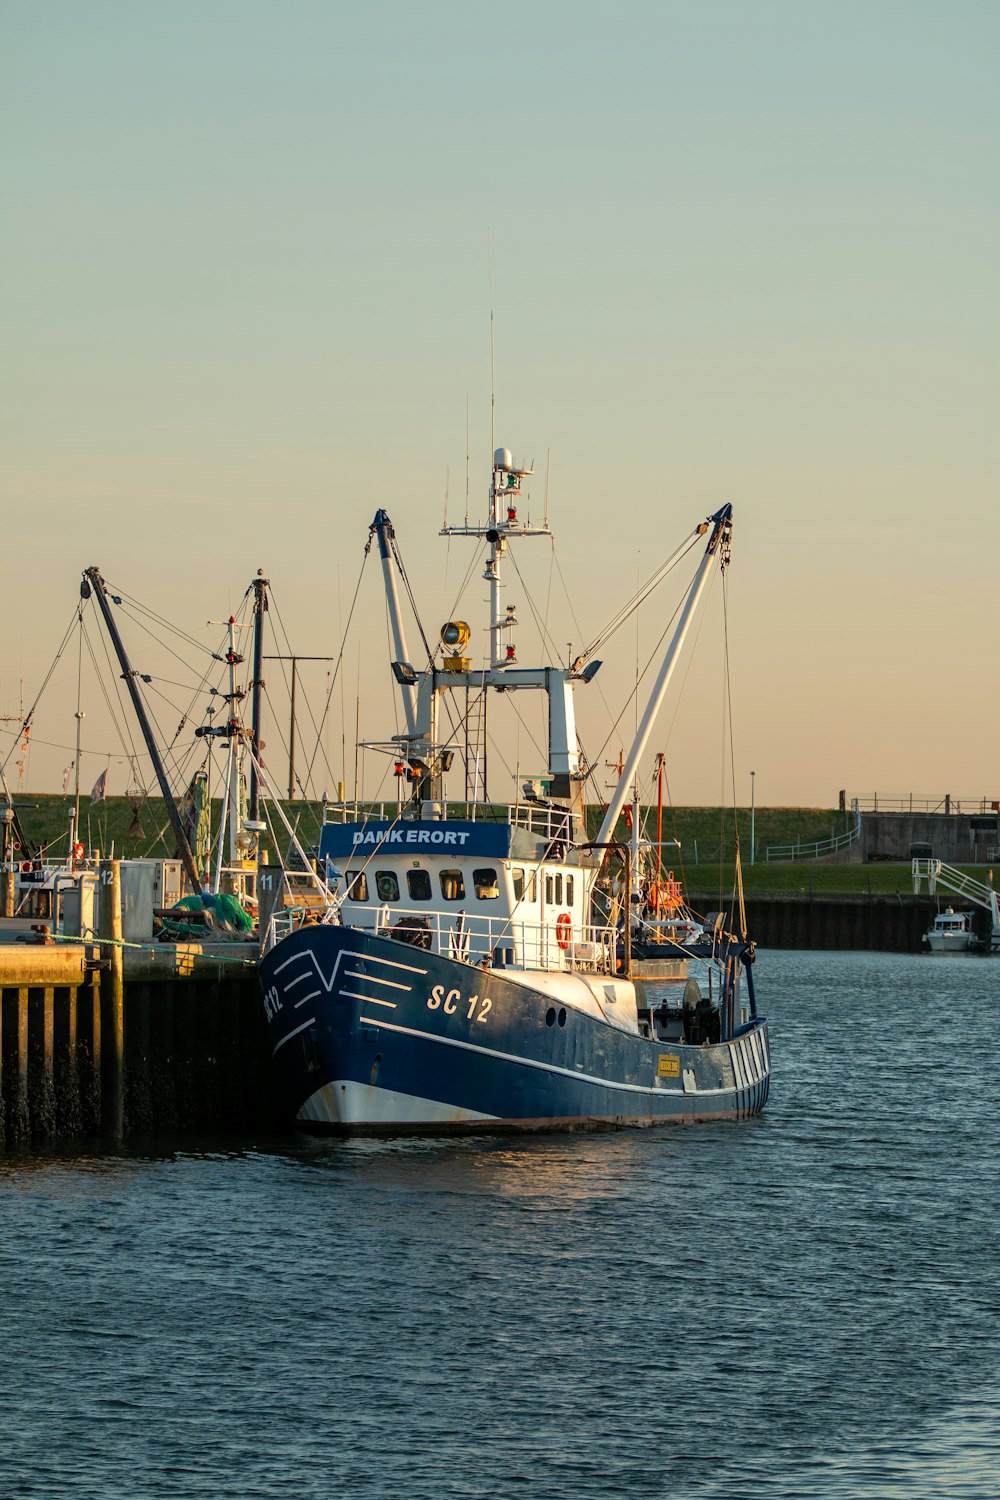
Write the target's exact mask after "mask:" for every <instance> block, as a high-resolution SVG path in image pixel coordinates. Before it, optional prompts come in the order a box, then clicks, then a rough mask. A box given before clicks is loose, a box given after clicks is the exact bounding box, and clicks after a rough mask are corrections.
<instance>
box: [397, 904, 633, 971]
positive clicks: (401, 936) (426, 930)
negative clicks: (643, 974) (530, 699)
mask: <svg viewBox="0 0 1000 1500" xmlns="http://www.w3.org/2000/svg"><path fill="white" fill-rule="evenodd" d="M375 935H376V936H377V937H389V938H395V939H397V940H398V941H403V942H407V943H410V944H411V945H412V946H414V947H417V948H423V949H424V950H425V951H426V952H430V953H436V954H439V955H440V956H441V957H442V958H453V959H456V960H457V961H458V962H460V963H468V964H483V963H485V964H487V965H489V966H490V967H492V968H523V969H547V970H556V971H558V970H570V971H573V970H581V971H583V972H590V973H598V974H613V973H614V972H615V947H616V936H617V935H616V933H615V930H614V928H612V927H590V926H588V927H573V928H572V929H569V930H567V931H565V932H561V931H560V930H559V929H558V928H557V927H556V924H555V923H554V922H551V923H544V922H526V921H522V920H520V919H519V918H514V917H485V916H469V915H467V914H462V913H456V912H454V911H430V912H420V913H419V914H418V913H415V912H410V911H403V910H400V909H399V908H395V909H394V908H392V907H389V906H383V907H379V908H378V910H377V911H376V913H375Z"/></svg>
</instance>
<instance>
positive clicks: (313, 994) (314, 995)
mask: <svg viewBox="0 0 1000 1500" xmlns="http://www.w3.org/2000/svg"><path fill="white" fill-rule="evenodd" d="M322 993H323V991H322V990H310V991H309V993H308V995H303V996H302V999H301V1000H296V1002H295V1004H294V1006H293V1007H292V1009H293V1010H300V1009H301V1008H302V1006H303V1005H305V1003H306V1001H307V1000H318V999H319V997H320V995H321V994H322Z"/></svg>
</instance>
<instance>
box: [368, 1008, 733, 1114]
mask: <svg viewBox="0 0 1000 1500" xmlns="http://www.w3.org/2000/svg"><path fill="white" fill-rule="evenodd" d="M359 1019H360V1020H361V1022H362V1024H363V1025H366V1026H378V1027H379V1028H380V1029H381V1030H382V1031H396V1032H399V1033H400V1035H402V1036H413V1037H419V1039H420V1040H421V1041H422V1042H438V1043H440V1045H441V1046H442V1047H458V1048H459V1049H460V1050H461V1051H462V1052H476V1053H478V1054H479V1056H480V1057H494V1058H496V1059H497V1061H498V1062H507V1063H515V1064H519V1065H520V1066H521V1067H522V1068H538V1069H539V1070H540V1071H541V1072H543V1073H558V1074H559V1075H560V1076H561V1077H562V1078H573V1079H575V1080H576V1081H577V1082H578V1083H592V1084H594V1085H595V1087H597V1088H606V1089H614V1090H615V1091H616V1092H620V1093H628V1094H646V1095H648V1096H649V1097H650V1098H657V1097H659V1096H661V1095H662V1094H664V1093H666V1092H667V1091H666V1090H665V1089H657V1088H652V1089H651V1088H647V1087H646V1085H645V1084H644V1083H614V1082H612V1081H610V1080H609V1079H607V1078H595V1077H594V1076H593V1074H591V1073H578V1072H577V1071H576V1069H574V1068H560V1067H557V1066H556V1065H555V1064H554V1063H547V1062H538V1061H536V1059H535V1058H533V1057H517V1056H515V1054H514V1053H512V1052H497V1051H496V1050H495V1049H494V1048H493V1047H478V1046H476V1044H475V1043H474V1042H461V1041H459V1040H458V1038H457V1037H450V1036H432V1035H431V1033H430V1032H428V1031H416V1030H414V1029H413V1028H412V1027H410V1026H398V1025H396V1024H394V1023H393V1022H391V1021H382V1020H379V1019H378V1018H377V1017H375V1016H361V1017H360V1018H359ZM698 1093H699V1094H730V1093H732V1089H726V1088H719V1089H703V1088H699V1090H698Z"/></svg>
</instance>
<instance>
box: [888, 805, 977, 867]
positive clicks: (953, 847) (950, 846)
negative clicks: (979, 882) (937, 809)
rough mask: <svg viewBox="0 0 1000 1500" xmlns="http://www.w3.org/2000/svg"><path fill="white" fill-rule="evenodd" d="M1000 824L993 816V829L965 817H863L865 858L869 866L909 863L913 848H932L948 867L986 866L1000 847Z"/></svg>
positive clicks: (914, 814)
mask: <svg viewBox="0 0 1000 1500" xmlns="http://www.w3.org/2000/svg"><path fill="white" fill-rule="evenodd" d="M996 821H997V820H996V815H993V827H992V829H981V828H973V827H972V820H971V818H970V817H969V816H967V815H966V814H964V813H947V814H946V813H881V812H880V813H874V812H873V813H862V815H861V845H860V847H861V857H862V859H863V861H864V862H865V863H866V864H868V863H871V862H872V861H875V860H903V861H906V860H908V859H910V857H911V856H910V848H911V845H913V844H930V846H931V855H932V857H933V858H934V859H942V860H944V862H945V864H946V865H968V864H985V863H986V861H987V860H988V858H989V855H988V852H987V851H988V850H991V849H995V848H996V846H997V845H998V844H1000V835H998V832H997V826H996Z"/></svg>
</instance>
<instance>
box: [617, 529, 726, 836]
mask: <svg viewBox="0 0 1000 1500" xmlns="http://www.w3.org/2000/svg"><path fill="white" fill-rule="evenodd" d="M709 526H711V527H712V534H711V536H710V537H709V539H708V546H707V547H706V548H705V555H704V557H703V558H702V560H701V563H700V564H699V567H698V571H697V573H696V574H695V576H694V582H693V583H692V585H691V589H690V592H689V593H688V596H687V599H686V600H685V601H684V608H683V609H682V610H681V617H680V619H679V620H678V622H677V628H676V630H675V631H674V633H673V637H672V639H671V641H670V645H669V646H668V647H667V654H666V656H665V657H664V658H663V665H662V666H661V668H660V675H659V676H658V677H657V679H656V684H655V686H654V688H653V691H652V693H651V694H650V698H649V702H648V703H647V704H646V711H645V713H644V714H643V716H642V722H641V723H640V725H639V728H638V729H637V731H636V736H635V739H634V740H633V741H632V748H631V750H630V751H629V753H628V759H627V760H626V762H625V767H624V769H623V771H622V774H621V776H620V778H619V781H618V785H617V786H616V787H615V790H614V794H613V796H612V798H611V801H610V803H609V804H608V810H607V812H606V814H605V816H604V822H603V823H602V824H601V829H600V832H599V833H598V835H597V838H596V840H595V843H597V844H604V843H607V842H608V841H609V840H610V839H611V838H612V836H613V834H614V829H615V827H616V825H617V823H618V819H619V817H620V815H621V810H622V808H623V807H624V805H625V799H626V797H627V796H628V792H629V787H630V786H631V784H632V782H633V780H634V778H635V773H636V768H637V767H638V764H639V761H640V760H641V759H642V756H643V755H644V754H645V750H646V744H647V742H648V740H649V736H650V734H651V732H652V728H653V724H654V723H655V721H656V715H657V714H658V713H659V711H660V705H661V703H662V702H663V699H664V696H665V694H666V691H667V688H668V687H669V685H670V679H671V677H672V676H673V671H674V667H675V666H676V665H677V660H678V658H679V656H680V654H681V650H682V648H683V646H684V640H685V637H686V636H687V632H688V627H689V626H690V624H691V621H692V619H693V617H694V613H695V610H696V609H697V608H698V603H699V601H700V599H701V596H702V594H703V593H704V591H705V586H706V584H707V583H708V579H709V575H710V573H711V571H712V568H713V566H714V565H715V564H716V563H717V562H718V563H719V564H720V566H721V567H725V565H726V563H727V561H728V558H729V538H730V536H731V535H732V530H733V507H732V506H731V505H724V506H723V507H722V509H721V510H717V511H716V513H715V515H714V516H709V518H708V520H707V521H703V522H702V524H701V526H700V527H699V528H698V529H699V531H700V532H701V534H702V535H704V533H705V532H706V531H707V530H708V528H709Z"/></svg>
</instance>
